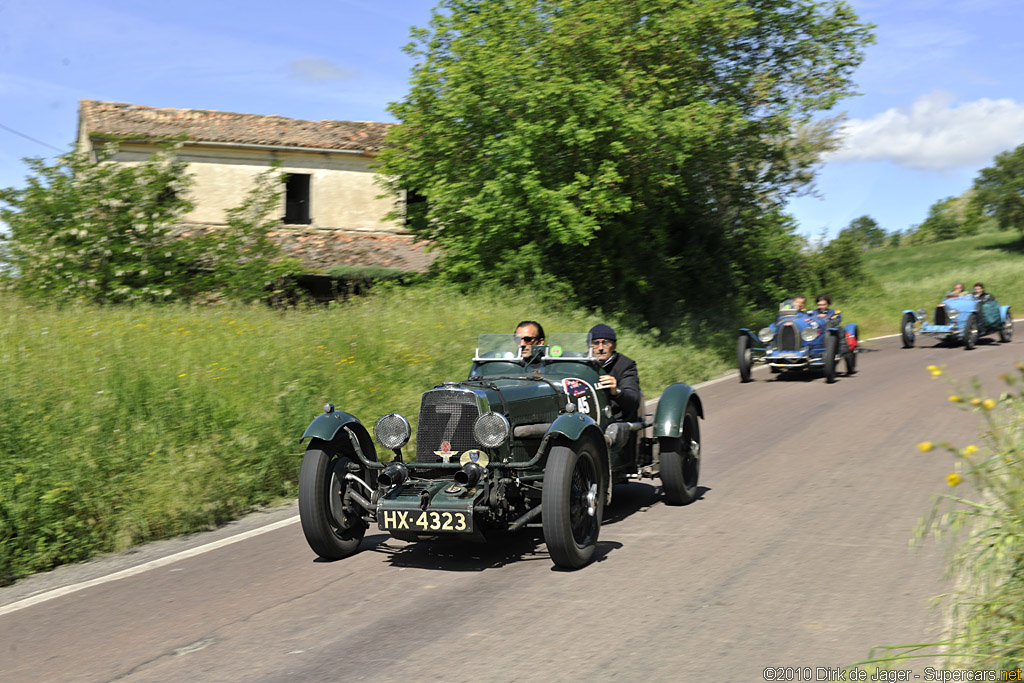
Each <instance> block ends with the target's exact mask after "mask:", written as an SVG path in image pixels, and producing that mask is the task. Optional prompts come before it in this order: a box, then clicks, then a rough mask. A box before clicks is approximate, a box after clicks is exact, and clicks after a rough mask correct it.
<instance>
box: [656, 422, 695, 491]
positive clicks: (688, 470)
mask: <svg viewBox="0 0 1024 683" xmlns="http://www.w3.org/2000/svg"><path fill="white" fill-rule="evenodd" d="M681 426H682V434H680V435H679V436H678V437H676V438H671V437H662V438H660V439H658V442H659V447H660V449H661V486H662V489H663V490H664V492H665V503H666V504H668V505H687V504H689V503H692V502H693V501H694V500H696V499H697V480H698V479H699V478H700V418H699V417H698V415H697V409H696V408H695V407H694V405H693V403H692V402H691V403H690V404H689V405H687V406H686V412H685V413H684V414H683V423H682V425H681Z"/></svg>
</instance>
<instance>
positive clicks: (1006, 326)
mask: <svg viewBox="0 0 1024 683" xmlns="http://www.w3.org/2000/svg"><path fill="white" fill-rule="evenodd" d="M1011 339H1013V314H1012V313H1010V309H1009V308H1007V309H1006V320H1004V321H1003V329H1001V330H999V341H1001V342H1003V343H1004V344H1008V343H1009V342H1010V340H1011Z"/></svg>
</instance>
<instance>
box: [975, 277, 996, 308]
mask: <svg viewBox="0 0 1024 683" xmlns="http://www.w3.org/2000/svg"><path fill="white" fill-rule="evenodd" d="M973 296H974V300H975V301H981V302H982V303H984V302H986V301H994V300H995V297H994V296H992V295H991V294H989V293H988V292H986V291H985V285H983V284H981V283H980V282H975V283H974V294H973Z"/></svg>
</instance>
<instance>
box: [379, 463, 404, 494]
mask: <svg viewBox="0 0 1024 683" xmlns="http://www.w3.org/2000/svg"><path fill="white" fill-rule="evenodd" d="M408 480H409V468H408V467H406V466H405V464H404V463H401V462H398V461H397V460H395V461H393V462H389V463H388V464H387V465H385V466H384V469H383V470H382V471H381V473H380V475H379V476H378V477H377V485H378V486H379V487H381V488H382V489H387V488H391V487H392V486H401V485H402V484H404V483H405V482H406V481H408Z"/></svg>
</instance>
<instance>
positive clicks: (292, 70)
mask: <svg viewBox="0 0 1024 683" xmlns="http://www.w3.org/2000/svg"><path fill="white" fill-rule="evenodd" d="M288 71H289V76H290V77H291V78H296V79H298V80H300V81H347V80H350V79H353V78H356V77H357V76H358V75H359V72H358V71H356V70H355V69H349V68H346V67H344V66H338V65H337V64H335V63H334V62H332V61H331V60H329V59H313V58H306V59H293V60H292V61H291V63H290V64H289V65H288Z"/></svg>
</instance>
